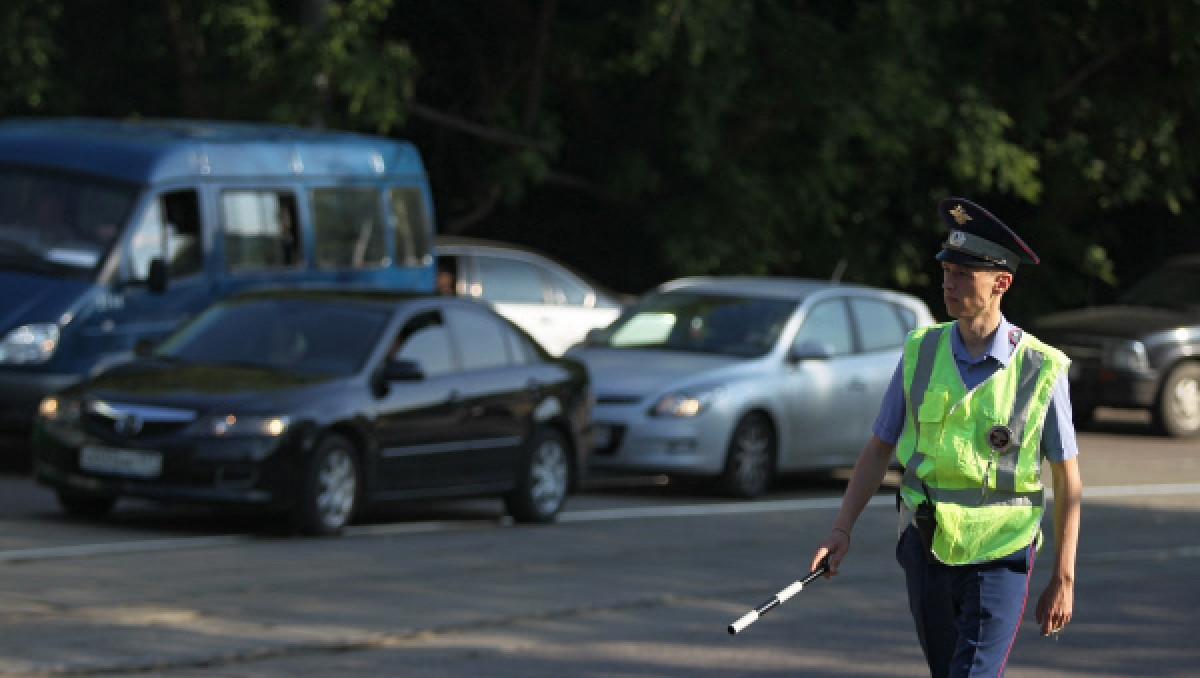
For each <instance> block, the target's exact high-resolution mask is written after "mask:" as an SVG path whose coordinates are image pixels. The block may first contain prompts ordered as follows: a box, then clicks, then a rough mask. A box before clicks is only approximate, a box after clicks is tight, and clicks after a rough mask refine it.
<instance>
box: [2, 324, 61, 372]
mask: <svg viewBox="0 0 1200 678" xmlns="http://www.w3.org/2000/svg"><path fill="white" fill-rule="evenodd" d="M56 348H58V325H55V324H54V323H33V324H31V325H22V326H20V327H18V328H16V329H14V330H13V331H11V332H9V333H8V334H7V335H5V336H4V339H0V363H7V364H9V365H32V364H36V363H44V362H46V361H47V360H49V359H50V356H52V355H54V349H56Z"/></svg>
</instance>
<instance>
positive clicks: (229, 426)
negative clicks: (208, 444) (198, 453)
mask: <svg viewBox="0 0 1200 678" xmlns="http://www.w3.org/2000/svg"><path fill="white" fill-rule="evenodd" d="M290 423H291V418H290V417H285V416H277V415H263V414H250V415H238V414H225V415H220V416H215V417H205V418H203V419H200V420H198V421H197V422H196V423H195V424H192V426H191V433H193V434H196V435H203V436H212V437H214V438H227V437H231V436H261V437H267V438H275V437H278V436H281V435H283V432H284V431H286V430H287V428H288V425H289V424H290Z"/></svg>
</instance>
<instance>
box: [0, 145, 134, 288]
mask: <svg viewBox="0 0 1200 678" xmlns="http://www.w3.org/2000/svg"><path fill="white" fill-rule="evenodd" d="M135 197H136V191H135V189H134V188H133V187H131V186H126V185H123V184H116V183H112V182H106V181H100V180H95V179H89V178H86V177H82V176H73V175H66V174H54V173H47V172H42V171H38V170H32V169H27V168H21V167H0V260H2V261H3V262H4V266H5V267H16V266H24V267H36V268H53V269H56V270H60V271H63V272H70V271H72V270H75V271H90V270H92V269H93V268H95V266H96V264H97V263H98V262H99V261H100V257H101V255H103V254H104V252H105V251H107V250H108V248H109V247H110V246H111V245H112V243H113V241H115V240H116V238H117V236H118V235H119V233H120V227H121V224H123V223H124V222H125V220H126V219H127V217H128V215H129V212H130V210H131V209H132V207H133V202H134V199H135Z"/></svg>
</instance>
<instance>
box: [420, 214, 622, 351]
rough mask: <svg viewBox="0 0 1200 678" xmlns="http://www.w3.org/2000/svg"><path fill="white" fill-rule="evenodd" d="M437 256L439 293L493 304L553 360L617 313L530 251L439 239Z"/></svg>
mask: <svg viewBox="0 0 1200 678" xmlns="http://www.w3.org/2000/svg"><path fill="white" fill-rule="evenodd" d="M435 251H436V253H437V260H438V276H439V288H441V290H442V292H443V293H446V294H450V293H453V294H456V295H458V296H463V297H474V298H476V299H479V300H481V301H485V302H487V303H489V304H491V306H492V307H493V308H494V309H495V310H496V312H497V313H499V314H500V315H502V316H504V317H505V318H508V319H509V320H510V321H512V322H513V324H515V325H517V326H518V327H520V328H521V329H523V330H525V331H526V332H527V333H528V334H529V335H530V336H532V337H533V338H534V339H535V340H537V342H538V343H540V344H541V345H542V347H543V348H545V349H546V351H548V352H549V353H551V354H552V355H562V354H563V353H565V352H566V350H567V349H568V348H570V347H572V346H574V345H575V344H578V343H580V342H582V341H583V340H584V338H585V337H586V336H587V334H588V332H590V331H591V330H594V329H601V328H604V327H607V326H608V324H609V323H611V322H612V321H613V320H615V319H616V317H617V316H618V315H619V314H620V313H621V308H622V304H621V303H620V302H619V301H618V298H617V297H616V295H613V294H612V293H609V292H607V291H605V290H603V289H601V288H600V287H599V286H597V285H596V284H594V283H591V282H588V281H587V280H586V279H584V277H583V276H581V275H580V274H578V273H575V272H573V271H571V270H570V269H568V268H567V267H566V266H564V265H562V264H560V263H557V262H555V261H553V260H551V259H550V258H548V257H546V256H545V255H543V254H540V253H538V252H535V251H533V250H531V249H528V248H524V247H520V246H517V245H511V244H507V243H500V242H494V241H490V240H480V239H476V238H464V237H452V236H438V237H437V240H436V247H435ZM443 281H444V282H443ZM443 285H445V287H443Z"/></svg>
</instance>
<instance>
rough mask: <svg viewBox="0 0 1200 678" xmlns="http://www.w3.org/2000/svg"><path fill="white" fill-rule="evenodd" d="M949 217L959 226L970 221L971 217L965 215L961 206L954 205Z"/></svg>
mask: <svg viewBox="0 0 1200 678" xmlns="http://www.w3.org/2000/svg"><path fill="white" fill-rule="evenodd" d="M950 216H952V217H954V221H956V222H958V225H959V226H962V225H963V224H965V223H967V222H968V221H970V220H971V215H969V214H967V211H966V210H965V209H963V206H962V205H955V206H954V209H952V210H950Z"/></svg>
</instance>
